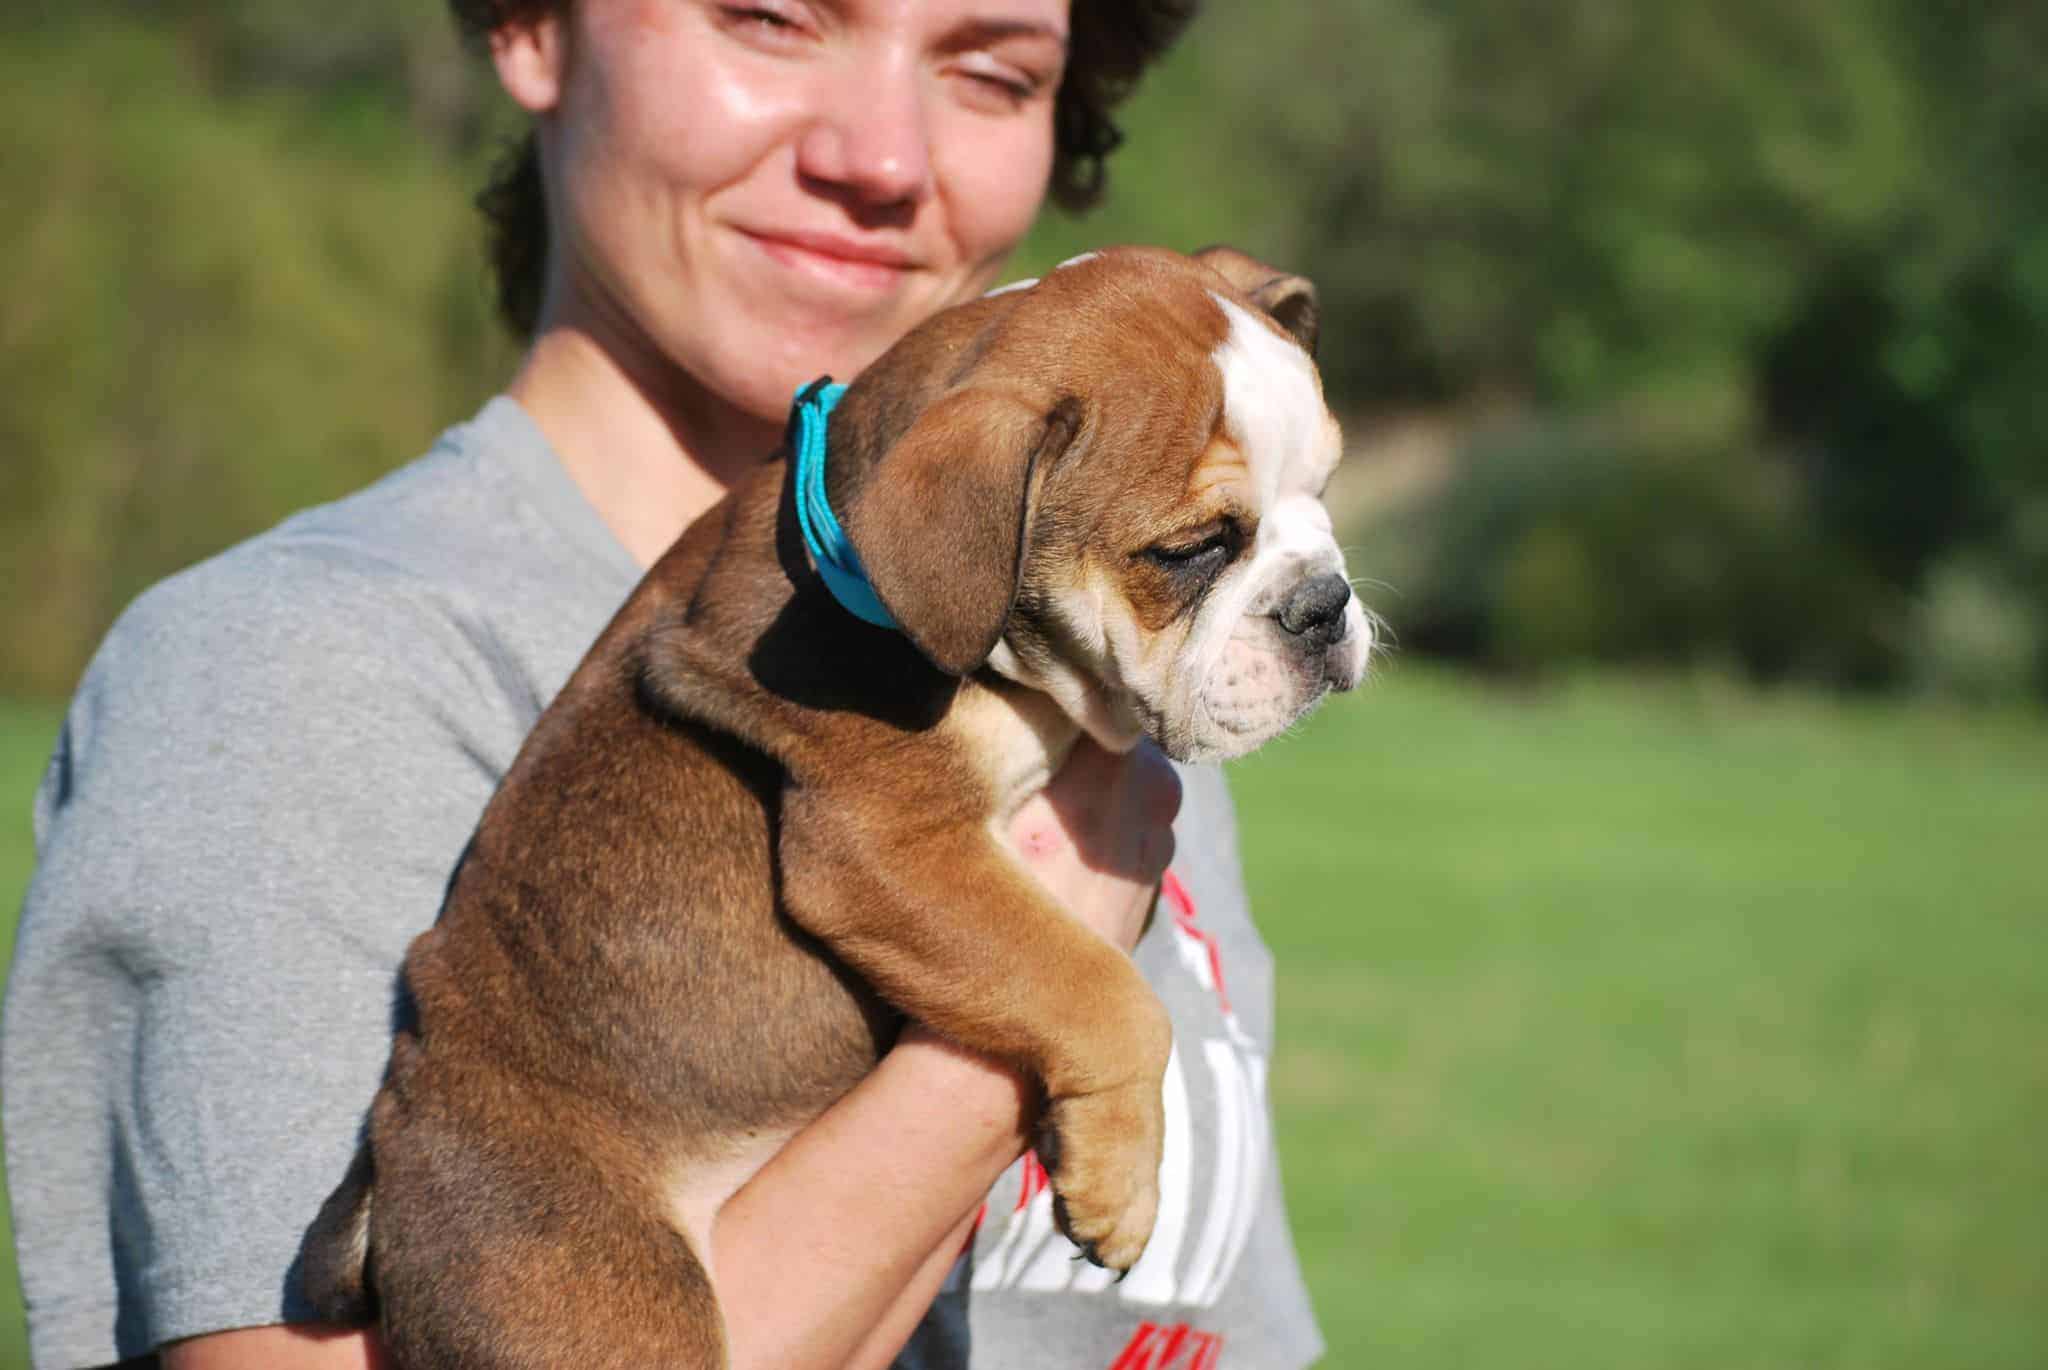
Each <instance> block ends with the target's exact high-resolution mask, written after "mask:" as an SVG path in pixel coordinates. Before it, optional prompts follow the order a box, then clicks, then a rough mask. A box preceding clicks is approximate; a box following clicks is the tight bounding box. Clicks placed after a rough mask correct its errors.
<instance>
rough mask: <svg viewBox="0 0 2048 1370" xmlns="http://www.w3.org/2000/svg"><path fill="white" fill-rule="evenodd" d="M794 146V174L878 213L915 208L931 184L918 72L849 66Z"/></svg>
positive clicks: (929, 154)
mask: <svg viewBox="0 0 2048 1370" xmlns="http://www.w3.org/2000/svg"><path fill="white" fill-rule="evenodd" d="M835 85H836V89H834V90H833V91H832V92H831V93H830V98H829V99H828V100H827V101H826V102H825V107H824V108H823V109H821V110H820V111H819V112H818V115H817V117H816V118H814V119H812V120H811V122H810V125H809V126H808V127H807V128H806V129H805V130H804V133H803V136H802V138H801V139H800V140H799V141H798V143H797V170H798V172H799V173H800V174H801V175H803V176H804V177H805V178H806V179H809V180H813V181H820V182H824V183H827V184H829V185H831V186H832V187H834V188H836V189H838V190H840V191H841V192H843V193H845V194H847V195H848V196H850V197H851V198H854V199H857V200H859V201H860V202H862V203H863V204H866V205H868V206H870V207H874V208H886V207H889V206H894V205H899V204H904V203H914V202H915V201H917V200H918V199H920V198H922V197H923V195H924V193H925V191H926V189H927V188H928V186H929V183H930V181H931V149H930V146H929V142H928V137H929V135H928V130H927V128H926V126H925V108H924V101H923V98H922V94H921V92H920V91H919V89H918V80H917V75H916V73H915V72H914V71H898V70H886V69H881V70H878V69H877V68H875V67H868V68H867V69H865V70H861V69H858V68H855V67H849V69H848V70H847V71H845V72H844V73H842V74H840V75H839V77H838V79H837V80H836V82H835Z"/></svg>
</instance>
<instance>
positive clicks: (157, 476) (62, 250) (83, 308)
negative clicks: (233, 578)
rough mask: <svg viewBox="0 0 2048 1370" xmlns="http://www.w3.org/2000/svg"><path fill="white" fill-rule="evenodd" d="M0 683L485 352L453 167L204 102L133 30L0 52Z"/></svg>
mask: <svg viewBox="0 0 2048 1370" xmlns="http://www.w3.org/2000/svg"><path fill="white" fill-rule="evenodd" d="M0 87H4V88H5V89H7V90H8V92H9V99H10V104H11V110H10V114H9V117H8V118H7V119H5V120H0V181H4V183H5V184H7V185H9V186H10V187H14V188H17V189H19V190H24V191H27V192H28V193H26V194H24V195H23V196H22V198H21V199H20V200H19V202H18V204H17V205H16V206H14V207H11V208H10V212H9V213H8V214H6V215H4V216H0V259H4V260H6V261H7V262H9V264H10V266H11V268H12V272H13V279H14V280H15V281H17V282H18V283H19V285H18V286H17V287H16V288H14V289H11V290H10V291H9V292H8V293H7V294H6V296H5V298H0V451H4V452H6V454H7V458H6V461H5V463H4V465H0V586H4V593H0V604H4V605H5V613H6V615H7V623H6V627H7V638H8V648H7V651H6V653H5V654H4V655H0V690H7V691H33V692H43V693H52V692H61V691H64V690H67V689H68V688H69V686H70V685H71V683H72V681H73V680H74V679H75V676H76V673H77V670H78V668H79V666H80V664H81V662H82V661H83V658H84V654H85V653H86V652H87V651H88V650H90V648H91V646H92V644H93V643H94V642H95V641H96V640H97V639H98V637H99V635H100V633H101V632H102V631H103V630H104V629H105V627H106V625H107V623H108V622H109V621H110V620H111V618H112V616H113V615H114V614H115V613H116V612H117V611H118V610H119V609H120V607H121V606H122V605H123V604H125V603H126V602H127V601H128V600H129V599H130V598H132V597H133V596H134V594H135V593H136V592H138V591H139V590H141V589H142V588H143V587H144V586H145V585H147V584H148V583H149V582H151V581H152V580H154V579H156V578H158V577H159V576H161V575H163V574H165V573H166V572H167V571H170V570H172V569H175V568H176V567H178V566H181V565H184V564H186V563H189V562H191V561H193V560H196V559H198V558H199V557H202V556H204V555H207V554H209V553H211V552H213V551H216V550H218V549H219V548H221V547H223V546H226V545H227V544H228V543H229V542H232V541H234V540H235V539H237V538H239V537H243V536H246V535H248V534H249V533H252V532H255V531H256V530H258V529H260V528H262V527H263V526H265V525H267V524H268V523H271V522H273V521H275V520H276V519H277V518H279V517H280V516H282V515H283V514H284V513H286V512H288V511H289V510H291V509H293V508H296V507H298V506H301V505H304V504H307V503H311V502H313V501H316V500H319V499H322V498H330V497H332V496H334V495H336V494H339V493H341V492H342V491H345V490H347V489H349V488H351V487H353V486H356V485H360V484H362V483H364V482H365V481H367V480H369V479H370V478H372V477H374V476H376V475H378V474H380V473H381V472H383V471H385V470H387V469H389V468H390V467H391V466H393V465H395V464H396V463H397V462H398V461H401V460H403V459H405V458H406V457H408V456H411V455H413V454H414V453H416V452H418V451H420V450H422V449H423V448H424V447H425V446H426V444H427V443H428V442H429V441H431V440H432V437H433V435H434V433H435V432H436V431H437V430H438V429H439V428H440V427H441V426H443V425H444V424H445V423H447V422H448V421H449V420H450V419H451V418H452V417H454V416H458V415H461V414H463V413H466V412H468V410H469V409H470V408H471V407H472V406H473V405H474V404H475V403H476V402H477V401H478V399H479V398H480V397H481V396H482V395H483V394H486V393H488V389H489V387H490V386H491V384H493V383H494V382H495V381H496V379H497V378H498V377H499V376H500V375H501V374H502V372H503V369H504V366H505V363H506V359H507V356H508V352H507V349H506V348H505V345H504V344H503V343H502V342H501V341H500V340H499V338H498V335H497V333H496V330H495V328H494V326H493V324H492V322H491V315H490V310H489V302H488V298H487V295H486V292H485V288H484V279H483V268H482V266H481V264H480V260H479V254H478V252H477V232H476V230H475V228H474V226H473V224H472V223H471V221H470V216H469V212H468V207H467V203H466V201H467V193H466V190H467V185H468V183H469V179H470V178H469V177H468V176H467V175H466V174H464V173H462V172H461V171H459V170H457V169H455V168H453V167H451V166H450V165H448V164H447V163H446V162H444V161H439V160H436V159H434V158H431V157H429V156H428V155H426V153H425V152H424V151H423V150H422V149H421V148H420V147H419V146H418V143H417V140H415V139H413V138H411V137H410V136H409V135H408V134H407V132H406V130H405V127H404V125H403V123H402V122H401V121H400V120H398V119H395V118H390V117H386V118H384V119H383V121H382V122H381V124H380V123H378V122H376V121H375V120H374V119H371V118H369V117H368V116H365V117H364V118H363V119H361V120H359V121H357V122H356V123H354V124H353V125H352V126H350V128H349V129H348V130H347V131H346V135H345V136H341V135H339V134H338V133H337V132H336V130H335V129H334V128H333V126H332V125H330V124H329V123H327V122H326V121H325V120H324V119H323V118H321V117H318V116H317V115H316V114H315V113H314V112H313V111H310V110H309V109H308V108H307V106H306V105H305V103H304V102H303V101H301V100H299V99H296V98H293V97H287V96H285V95H283V94H282V93H280V92H275V91H273V92H269V93H266V94H264V95H261V96H257V95H248V96H243V97H241V98H239V99H237V100H234V101H225V102H224V101H221V100H218V99H215V98H213V97H211V96H210V95H209V94H208V93H207V92H206V90H205V89H204V86H203V82H202V80H201V78H200V76H199V75H198V74H197V73H196V72H195V71H194V69H193V66H192V64H191V62H190V61H189V60H188V59H186V58H184V57H183V56H181V54H180V53H179V52H178V51H176V50H175V49H173V48H171V47H169V46H167V45H165V44H164V43H162V42H161V41H158V40H157V39H156V38H155V37H154V35H153V34H152V33H150V32H146V31H140V30H136V29H133V28H128V27H118V26H117V27H93V28H91V29H71V30H69V31H67V32H63V33H54V34H46V35H42V36H38V37H34V38H18V39H15V40H13V41H10V42H8V43H7V44H5V45H4V46H0Z"/></svg>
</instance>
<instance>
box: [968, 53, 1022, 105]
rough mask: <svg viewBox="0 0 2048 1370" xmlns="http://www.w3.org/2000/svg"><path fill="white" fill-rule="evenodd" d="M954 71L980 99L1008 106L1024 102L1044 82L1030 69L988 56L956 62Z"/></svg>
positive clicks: (992, 103)
mask: <svg viewBox="0 0 2048 1370" xmlns="http://www.w3.org/2000/svg"><path fill="white" fill-rule="evenodd" d="M953 72H954V74H955V75H956V76H958V77H960V78H961V80H962V81H964V82H965V83H966V85H967V88H968V90H969V91H970V92H971V93H972V94H973V96H974V97H975V98H976V99H977V100H978V101H981V102H984V103H987V104H990V105H993V106H997V107H1000V108H1006V109H1014V108H1016V107H1017V106H1019V105H1022V104H1024V103H1025V102H1026V101H1028V100H1030V99H1031V98H1032V97H1033V96H1034V95H1037V94H1038V92H1039V91H1040V90H1041V89H1042V88H1043V86H1044V84H1045V83H1044V82H1043V81H1042V80H1040V79H1039V78H1038V77H1036V76H1034V75H1032V74H1031V73H1029V72H1026V71H1021V70H1019V69H1018V68H1016V67H1013V66H1011V65H1009V64H1008V63H1006V62H998V61H993V60H989V59H986V58H983V59H978V60H977V59H975V58H972V57H970V58H969V59H968V60H966V61H963V62H961V63H959V64H958V65H956V66H955V67H954V68H953Z"/></svg>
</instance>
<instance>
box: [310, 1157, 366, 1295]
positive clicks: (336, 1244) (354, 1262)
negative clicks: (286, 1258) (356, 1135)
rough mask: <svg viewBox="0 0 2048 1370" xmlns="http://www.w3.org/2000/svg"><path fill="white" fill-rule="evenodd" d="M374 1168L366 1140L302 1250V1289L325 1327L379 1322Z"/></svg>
mask: <svg viewBox="0 0 2048 1370" xmlns="http://www.w3.org/2000/svg"><path fill="white" fill-rule="evenodd" d="M375 1179H376V1165H375V1163H374V1162H373V1161H372V1160H371V1159H370V1143H369V1140H368V1139H367V1138H365V1139H364V1141H363V1142H362V1144H361V1145H360V1146H358V1147H357V1148H356V1156H355V1159H354V1160H353V1161H351V1162H349V1167H348V1174H346V1175H344V1176H342V1179H341V1183H340V1184H338V1185H336V1186H335V1187H334V1192H333V1193H332V1194H329V1195H328V1196H327V1202H326V1203H324V1204H322V1205H320V1216H319V1217H317V1218H315V1219H314V1220H313V1225H312V1227H310V1228H308V1229H307V1231H306V1240H305V1243H304V1245H302V1246H301V1247H300V1248H299V1287H300V1289H301V1290H302V1291H303V1292H304V1294H305V1296H306V1299H307V1301H308V1302H309V1303H311V1304H312V1306H313V1311H314V1313H315V1314H317V1315H318V1317H319V1318H320V1320H321V1321H322V1322H332V1323H340V1324H343V1325H345V1326H349V1327H360V1326H362V1325H364V1324H367V1323H370V1322H374V1321H375V1320H376V1317H377V1295H376V1290H375V1289H374V1288H372V1286H371V1283H370V1196H371V1191H372V1189H373V1187H374V1181H375Z"/></svg>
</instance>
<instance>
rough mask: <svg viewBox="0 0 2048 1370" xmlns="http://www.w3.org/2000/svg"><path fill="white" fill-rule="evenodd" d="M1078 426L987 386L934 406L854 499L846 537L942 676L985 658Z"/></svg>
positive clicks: (1067, 408)
mask: <svg viewBox="0 0 2048 1370" xmlns="http://www.w3.org/2000/svg"><path fill="white" fill-rule="evenodd" d="M1080 426H1081V406H1080V403H1079V402H1078V401H1077V400H1074V399H1072V398H1066V399H1062V400H1060V401H1059V402H1058V403H1057V404H1054V405H1052V406H1051V407H1050V408H1049V409H1044V408H1039V407H1036V406H1034V405H1031V404H1029V403H1027V401H1026V400H1025V399H1024V397H1023V396H1021V395H1018V394H1015V393H1012V392H1009V391H1000V390H994V389H990V388H986V387H973V388H969V389H963V390H956V391H954V392H953V393H951V394H949V395H946V396H944V397H943V398H941V399H938V400H936V401H934V402H933V403H932V404H930V405H929V406H927V407H926V408H925V410H924V412H923V413H921V414H919V415H918V416H917V418H916V420H915V421H914V422H913V423H912V424H911V425H910V427H909V428H908V429H907V430H905V431H904V433H903V435H902V436H901V437H899V438H897V440H896V441H895V442H894V443H893V444H892V445H891V446H890V447H889V449H888V450H887V451H886V452H884V453H883V454H882V456H881V458H880V459H879V460H878V461H877V462H876V463H875V465H874V466H873V467H872V469H870V470H869V472H868V473H867V475H866V477H865V478H864V479H863V480H862V481H861V483H860V487H859V489H857V490H855V491H854V492H852V495H851V497H850V499H849V500H848V502H847V509H846V512H845V517H844V519H843V520H842V521H843V523H844V525H845V527H846V535H847V537H848V539H850V540H851V541H852V543H853V547H854V550H855V551H856V552H857V553H858V554H859V555H860V561H861V565H862V567H863V568H865V569H866V571H867V575H868V583H869V584H871V585H873V586H874V589H875V594H876V595H877V596H879V597H880V598H881V601H882V603H883V604H884V605H885V606H886V607H887V608H888V610H889V612H890V614H891V615H892V616H894V618H895V619H896V623H897V626H898V627H900V628H901V629H902V630H903V632H904V634H905V636H907V637H909V639H910V640H911V642H912V643H914V644H915V645H916V646H917V648H918V650H919V651H921V652H923V653H924V654H925V655H926V656H927V657H929V658H930V659H931V661H932V664H933V665H935V666H937V667H938V668H939V669H940V670H942V671H945V672H948V673H949V674H952V675H966V674H967V673H968V672H970V671H972V670H974V669H975V668H976V667H978V666H980V665H981V663H982V662H984V661H986V660H987V659H988V654H989V653H990V652H992V651H994V650H995V645H996V643H997V642H998V641H1000V640H1001V638H1002V635H1003V627H1004V625H1005V624H1006V623H1008V622H1009V618H1010V609H1011V607H1012V606H1013V605H1014V604H1015V603H1016V599H1017V590H1018V586H1019V584H1020V583H1021V578H1022V575H1023V570H1024V550H1025V547H1026V546H1027V545H1028V542H1029V539H1030V533H1031V509H1032V504H1033V494H1034V492H1035V489H1036V486H1037V483H1038V479H1039V478H1040V477H1041V476H1042V475H1043V474H1044V472H1045V470H1046V468H1047V467H1049V466H1050V464H1051V463H1052V462H1053V461H1054V460H1055V459H1056V458H1058V457H1059V456H1060V454H1061V453H1063V452H1065V451H1066V449H1067V446H1068V444H1070V443H1071V442H1073V440H1074V435H1075V433H1076V432H1078V431H1079V429H1080Z"/></svg>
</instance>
